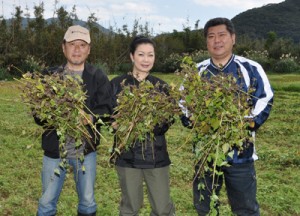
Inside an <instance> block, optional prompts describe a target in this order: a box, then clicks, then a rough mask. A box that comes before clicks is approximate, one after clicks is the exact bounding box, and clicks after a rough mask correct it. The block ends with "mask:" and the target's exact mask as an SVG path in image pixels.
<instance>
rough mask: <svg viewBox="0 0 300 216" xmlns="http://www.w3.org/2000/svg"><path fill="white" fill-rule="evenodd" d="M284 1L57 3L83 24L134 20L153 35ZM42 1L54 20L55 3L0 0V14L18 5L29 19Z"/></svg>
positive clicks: (118, 24)
mask: <svg viewBox="0 0 300 216" xmlns="http://www.w3.org/2000/svg"><path fill="white" fill-rule="evenodd" d="M283 1H284V0H57V2H58V6H57V7H58V8H59V7H61V6H63V7H64V8H65V10H66V11H68V12H71V11H72V7H73V6H74V5H76V12H77V15H78V17H79V19H81V20H84V21H86V20H87V17H88V16H89V15H90V14H91V13H94V14H95V16H96V17H97V18H98V23H99V24H100V25H102V26H103V27H105V28H108V27H109V26H113V27H117V28H121V27H122V26H123V25H124V24H127V25H128V27H129V29H131V28H132V25H133V21H134V20H138V21H139V24H142V25H144V24H145V23H146V22H147V23H148V24H149V27H150V29H153V33H155V34H156V33H162V32H172V31H173V30H174V29H175V30H178V31H181V30H182V29H183V26H185V27H187V26H190V27H191V28H194V25H195V23H196V21H197V20H200V22H199V28H202V27H203V26H204V24H205V22H206V21H208V20H209V19H210V18H214V17H217V16H222V17H227V18H229V19H231V18H233V17H234V16H236V15H237V14H239V13H241V12H244V11H246V10H248V9H251V8H255V7H262V6H264V5H266V4H270V3H280V2H283ZM41 2H44V9H45V11H44V17H45V18H51V17H53V14H54V11H55V8H54V3H55V0H47V1H46V0H44V1H42V0H1V10H0V12H1V14H0V16H1V15H3V16H4V18H6V19H8V18H11V17H12V14H13V13H14V8H15V7H16V6H21V9H22V10H23V12H24V13H26V12H27V11H26V6H27V8H28V9H29V12H30V14H31V17H34V15H33V9H34V6H35V5H39V4H40V3H41Z"/></svg>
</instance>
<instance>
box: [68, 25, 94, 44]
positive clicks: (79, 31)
mask: <svg viewBox="0 0 300 216" xmlns="http://www.w3.org/2000/svg"><path fill="white" fill-rule="evenodd" d="M64 40H65V41H67V42H71V41H74V40H83V41H85V42H87V43H88V44H89V43H91V37H90V32H89V30H88V29H86V28H84V27H82V26H80V25H74V26H70V27H69V28H68V30H67V31H66V33H65V36H64Z"/></svg>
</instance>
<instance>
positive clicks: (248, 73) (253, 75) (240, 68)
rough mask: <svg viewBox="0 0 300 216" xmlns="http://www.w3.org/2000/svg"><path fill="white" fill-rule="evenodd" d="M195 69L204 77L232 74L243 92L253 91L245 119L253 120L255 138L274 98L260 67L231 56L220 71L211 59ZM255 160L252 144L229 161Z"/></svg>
mask: <svg viewBox="0 0 300 216" xmlns="http://www.w3.org/2000/svg"><path fill="white" fill-rule="evenodd" d="M197 67H198V70H199V75H200V76H202V75H204V74H203V72H204V71H208V73H205V75H206V76H213V75H218V73H220V72H224V73H228V74H233V76H234V77H236V79H237V83H238V84H239V85H240V86H241V88H242V90H243V91H245V92H248V89H249V88H250V86H251V87H252V89H254V92H253V93H252V96H253V97H252V104H253V109H252V110H251V115H250V116H245V117H246V118H252V119H253V120H254V122H255V128H254V131H253V132H252V135H253V136H255V130H257V129H258V128H259V127H260V126H261V125H262V124H263V123H264V122H265V121H266V120H267V118H268V117H269V114H270V111H271V108H272V103H273V96H274V93H273V89H272V87H271V85H270V82H269V80H268V78H267V75H266V73H265V71H264V70H263V68H262V66H261V65H260V64H258V63H257V62H255V61H252V60H250V59H247V58H244V57H241V56H237V55H232V57H231V59H230V60H229V61H228V63H227V64H226V65H224V67H223V68H222V69H220V68H219V67H217V66H216V65H214V64H213V62H212V60H211V59H207V60H204V61H202V62H200V63H199V64H198V65H197ZM256 159H258V157H257V155H256V152H255V146H254V143H251V145H248V147H247V148H246V149H243V151H242V153H240V154H239V155H238V154H237V151H235V154H234V156H233V159H229V160H230V162H232V163H247V162H252V161H254V160H256Z"/></svg>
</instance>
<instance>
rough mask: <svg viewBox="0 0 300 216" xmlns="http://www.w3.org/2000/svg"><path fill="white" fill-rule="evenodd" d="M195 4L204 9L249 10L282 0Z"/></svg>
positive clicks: (197, 0) (216, 0) (218, 0)
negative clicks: (204, 7)
mask: <svg viewBox="0 0 300 216" xmlns="http://www.w3.org/2000/svg"><path fill="white" fill-rule="evenodd" d="M193 1H194V2H195V3H196V4H198V5H201V6H206V7H219V8H221V7H224V8H239V9H249V8H254V7H262V6H264V5H266V4H270V3H279V2H283V0H246V1H243V0H227V1H224V0H213V1H212V0H193Z"/></svg>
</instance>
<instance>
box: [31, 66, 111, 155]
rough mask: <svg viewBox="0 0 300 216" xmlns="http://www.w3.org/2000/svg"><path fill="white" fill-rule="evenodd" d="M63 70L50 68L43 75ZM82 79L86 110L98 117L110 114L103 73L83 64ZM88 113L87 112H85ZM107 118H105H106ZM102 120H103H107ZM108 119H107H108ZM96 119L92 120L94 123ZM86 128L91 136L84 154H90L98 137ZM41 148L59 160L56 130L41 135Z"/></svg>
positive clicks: (40, 123)
mask: <svg viewBox="0 0 300 216" xmlns="http://www.w3.org/2000/svg"><path fill="white" fill-rule="evenodd" d="M63 70H64V66H61V67H56V68H51V69H49V70H47V71H45V72H44V73H46V74H52V73H55V72H58V73H62V72H63ZM82 79H83V91H85V92H86V94H87V99H86V101H85V105H86V106H87V107H88V109H89V110H90V111H91V112H92V113H94V114H96V115H99V116H103V115H104V114H109V115H110V114H111V113H112V100H111V96H112V92H111V87H110V83H109V80H108V78H107V76H106V75H105V74H104V72H103V71H101V70H100V69H97V68H95V67H94V66H92V65H90V64H87V63H86V64H85V67H84V71H83V73H82ZM85 111H86V112H87V113H89V111H88V110H85ZM106 118H107V117H106ZM106 118H103V120H104V121H105V120H107V119H106ZM34 119H35V121H36V123H37V124H39V125H41V126H43V122H41V121H40V120H39V119H38V118H34ZM108 119H109V118H108ZM95 121H96V119H94V122H95ZM87 127H88V131H89V133H90V135H91V137H92V138H91V139H90V140H89V141H88V142H89V143H88V144H86V145H85V150H84V154H88V153H90V152H93V151H96V146H97V145H99V143H100V137H99V135H98V134H95V133H94V132H93V131H92V129H91V128H90V126H87ZM98 130H99V131H100V126H99V124H98ZM42 148H43V150H44V155H45V156H48V157H51V158H59V157H60V155H59V137H58V136H57V133H56V130H52V129H46V130H45V131H44V133H43V135H42Z"/></svg>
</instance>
